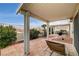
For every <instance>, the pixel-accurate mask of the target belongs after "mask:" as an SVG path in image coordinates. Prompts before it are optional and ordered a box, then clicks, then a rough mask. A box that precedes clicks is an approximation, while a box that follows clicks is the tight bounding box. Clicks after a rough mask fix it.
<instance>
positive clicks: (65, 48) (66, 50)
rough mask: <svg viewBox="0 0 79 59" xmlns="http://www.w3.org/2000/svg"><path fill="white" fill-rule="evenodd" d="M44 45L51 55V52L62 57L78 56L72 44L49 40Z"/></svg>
mask: <svg viewBox="0 0 79 59" xmlns="http://www.w3.org/2000/svg"><path fill="white" fill-rule="evenodd" d="M46 43H47V45H48V47H49V48H50V50H51V51H52V53H53V51H56V52H57V53H60V54H62V55H69V56H78V53H77V51H76V49H75V47H74V46H73V45H72V44H67V43H63V42H59V41H49V40H46ZM52 53H51V55H52Z"/></svg>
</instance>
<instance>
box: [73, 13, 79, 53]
mask: <svg viewBox="0 0 79 59" xmlns="http://www.w3.org/2000/svg"><path fill="white" fill-rule="evenodd" d="M74 45H75V47H76V50H77V52H78V54H79V12H78V14H77V15H76V17H75V19H74Z"/></svg>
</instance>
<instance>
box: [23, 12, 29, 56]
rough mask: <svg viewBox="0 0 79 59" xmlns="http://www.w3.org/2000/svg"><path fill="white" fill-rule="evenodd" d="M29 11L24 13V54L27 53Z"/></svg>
mask: <svg viewBox="0 0 79 59" xmlns="http://www.w3.org/2000/svg"><path fill="white" fill-rule="evenodd" d="M29 39H30V37H29V13H28V12H25V13H24V55H28V53H29Z"/></svg>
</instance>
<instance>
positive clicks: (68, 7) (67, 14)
mask: <svg viewBox="0 0 79 59" xmlns="http://www.w3.org/2000/svg"><path fill="white" fill-rule="evenodd" d="M77 7H78V4H76V3H23V4H22V5H21V6H20V8H19V9H18V11H17V12H22V11H28V12H29V13H30V16H32V17H35V18H38V19H40V20H43V21H47V22H51V21H55V20H60V19H69V18H73V16H74V14H75V12H76V10H77Z"/></svg>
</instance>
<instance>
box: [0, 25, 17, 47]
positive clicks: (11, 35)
mask: <svg viewBox="0 0 79 59" xmlns="http://www.w3.org/2000/svg"><path fill="white" fill-rule="evenodd" d="M16 35H17V33H16V29H15V28H13V27H12V26H0V48H5V47H6V46H8V45H9V44H11V43H13V42H15V41H16V39H17V38H16Z"/></svg>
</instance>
